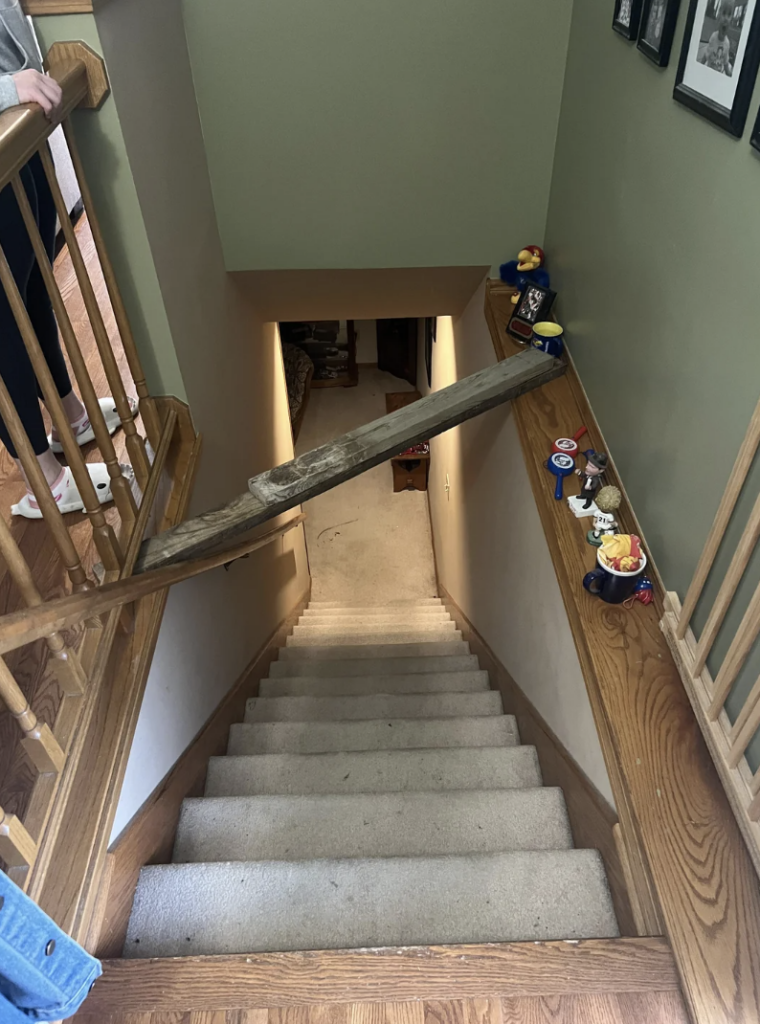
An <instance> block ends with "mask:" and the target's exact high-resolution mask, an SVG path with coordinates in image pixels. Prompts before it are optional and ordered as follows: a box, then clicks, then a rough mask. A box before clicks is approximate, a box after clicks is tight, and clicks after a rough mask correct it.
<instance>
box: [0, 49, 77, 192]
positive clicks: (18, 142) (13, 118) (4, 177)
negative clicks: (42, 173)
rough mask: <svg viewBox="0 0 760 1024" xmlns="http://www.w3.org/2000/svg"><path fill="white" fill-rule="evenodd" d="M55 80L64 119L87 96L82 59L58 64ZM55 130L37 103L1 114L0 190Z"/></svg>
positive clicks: (61, 114) (60, 115)
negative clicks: (61, 94) (60, 90)
mask: <svg viewBox="0 0 760 1024" xmlns="http://www.w3.org/2000/svg"><path fill="white" fill-rule="evenodd" d="M55 80H56V81H57V82H58V84H59V85H60V87H61V89H62V91H63V99H62V101H61V109H60V114H59V117H60V118H61V120H63V118H65V117H68V115H69V114H70V113H71V111H72V110H73V109H74V108H75V107H77V106H79V104H80V103H81V102H82V100H83V99H84V98H85V97H86V96H87V91H88V87H87V68H86V67H85V65H84V63H83V61H81V60H73V61H61V63H59V64H56V67H55ZM56 127H57V126H56V125H55V124H54V123H53V122H51V121H48V119H47V118H46V117H45V115H44V114H43V113H42V108H41V107H39V106H37V104H36V103H27V104H25V105H24V106H21V107H12V108H11V109H10V110H5V111H3V113H2V114H0V189H2V188H5V186H6V185H7V184H9V182H10V181H12V179H13V178H14V177H15V176H16V175H17V174H18V172H19V171H20V170H21V168H22V167H23V166H24V165H25V164H27V163H28V162H29V160H31V158H32V157H33V156H34V154H35V153H36V152H37V150H38V149H39V148H40V146H41V145H42V143H43V142H44V141H45V139H47V138H49V136H50V135H52V133H53V132H54V131H55V129H56Z"/></svg>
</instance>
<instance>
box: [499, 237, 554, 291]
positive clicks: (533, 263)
mask: <svg viewBox="0 0 760 1024" xmlns="http://www.w3.org/2000/svg"><path fill="white" fill-rule="evenodd" d="M544 258H545V257H544V250H543V249H542V248H541V247H540V246H538V245H529V246H527V247H526V248H525V249H521V250H520V251H519V252H518V254H517V259H516V260H510V261H509V262H508V263H502V265H501V266H500V267H499V277H500V278H501V279H502V281H503V282H504V284H508V285H511V286H512V287H513V288H516V289H517V291H516V292H515V294H514V295H513V296H512V302H513V303H517V299H518V297H519V294H520V292H521V291H522V289H523V287H524V286H525V285H526V284H528V283H531V284H538V285H540V286H541V287H542V288H548V287H549V285H550V283H551V282H550V280H549V274H548V273H547V272H546V270H544Z"/></svg>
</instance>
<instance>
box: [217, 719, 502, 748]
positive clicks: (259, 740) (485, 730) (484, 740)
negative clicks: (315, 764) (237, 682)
mask: <svg viewBox="0 0 760 1024" xmlns="http://www.w3.org/2000/svg"><path fill="white" fill-rule="evenodd" d="M518 743H519V739H518V735H517V723H516V722H515V719H514V718H513V717H512V715H483V716H481V717H479V718H412V719H383V718H381V719H377V720H375V721H368V722H362V721H359V722H352V721H342V722H259V723H258V724H256V725H245V724H235V725H233V726H232V727H231V728H230V738H229V744H228V747H227V753H228V754H231V755H238V756H239V755H244V754H281V753H286V754H321V753H329V752H339V751H359V750H420V749H426V748H431V747H447V748H453V747H497V746H507V747H513V746H516V745H517V744H518Z"/></svg>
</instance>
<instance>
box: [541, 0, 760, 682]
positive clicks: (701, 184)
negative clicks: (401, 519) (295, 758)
mask: <svg viewBox="0 0 760 1024" xmlns="http://www.w3.org/2000/svg"><path fill="white" fill-rule="evenodd" d="M687 6H688V5H687V4H686V3H683V4H682V8H684V9H683V10H682V12H681V20H680V22H679V27H678V32H677V34H676V44H675V47H674V54H673V58H672V60H671V67H670V68H668V69H665V70H662V71H661V70H658V69H656V68H655V67H654V66H653V65H651V64H650V63H649V62H648V61H647V60H646V59H645V58H644V57H643V56H642V55H641V54H640V53H638V52H637V51H636V49H635V47H633V45H632V44H628V43H626V42H624V41H623V40H622V39H620V38H619V37H618V36H617V35H616V34H615V33H613V32H612V30H611V28H610V21H611V16H612V15H611V8H612V5H611V4H603V3H599V0H575V3H574V12H573V23H572V29H571V35H570V49H569V55H568V62H567V75H566V80H565V89H564V95H563V102H562V113H561V118H560V129H559V134H558V139H557V153H556V163H555V168H554V178H553V186H552V193H551V204H550V209H549V218H548V226H547V247H548V250H549V257H550V259H551V267H552V270H553V271H554V280H555V283H556V284H557V285H558V287H559V292H560V298H559V300H558V302H559V305H558V312H559V315H560V317H561V319H562V320H563V321H564V323H565V326H566V328H567V331H568V335H569V338H570V344H571V346H572V352H573V356H574V357H575V360H576V362H577V365H578V369H579V372H580V375H581V378H582V380H583V383H584V385H585V387H586V390H587V392H588V395H589V398H590V400H591V404H592V405H593V407H594V410H595V412H596V413H597V415H598V417H599V420H600V423H601V426H602V429H603V431H604V433H605V436H606V437H607V440H608V442H609V444H610V447H611V450H612V454H613V456H614V458H615V460H616V462H617V464H618V468H619V469H620V471H621V473H622V477H623V479H624V480H625V483H626V487H627V489H628V491H629V494H630V497H631V500H632V502H633V505H634V507H635V509H636V511H637V513H638V515H639V517H640V520H641V523H642V528H643V530H644V533H645V536H646V540H647V541H648V543H649V546H650V548H651V550H652V552H653V554H654V556H655V559H656V561H657V564H658V566H659V569H660V571H661V573H662V575H663V577H664V580H665V583H666V585H667V587H668V588H669V589H672V590H676V591H677V592H678V593H679V594H680V596H681V598H683V596H684V594H685V592H686V589H687V587H688V584H689V581H690V579H691V575H692V572H693V570H694V567H695V565H696V562H697V559H698V557H699V554H700V551H701V549H702V546H703V544H704V541H705V538H706V536H707V533H708V530H709V527H710V524H711V522H712V519H713V516H714V514H715V511H716V509H717V506H718V502H719V500H720V497H721V495H722V492H723V489H724V487H725V484H726V481H727V479H728V475H729V472H730V470H731V466H732V464H733V460H734V458H735V456H736V453H737V451H738V448H739V445H740V443H741V440H742V437H743V435H744V432H745V430H746V427H747V424H748V422H749V419H750V416H751V414H752V410H753V408H754V406H755V403H756V402H757V399H758V395H760V344H758V338H759V336H760V330H759V329H758V319H757V316H758V314H757V294H756V286H755V277H756V271H757V266H758V263H760V160H758V157H757V155H756V154H755V153H754V152H753V151H752V150H751V149H750V146H749V143H748V137H747V135H748V132H747V135H745V138H744V139H742V140H740V141H736V140H735V139H733V138H731V137H729V136H727V135H725V134H723V133H722V132H721V131H720V130H718V129H717V128H714V127H713V126H712V125H710V124H709V123H708V122H706V121H704V120H703V119H702V118H700V117H699V116H697V115H695V114H693V113H691V112H690V111H688V110H686V109H685V108H683V107H682V106H680V105H679V104H677V103H676V102H675V101H674V100H673V99H672V90H673V83H674V80H675V70H676V64H677V59H678V53H679V51H680V44H681V40H682V38H683V31H684V19H685V13H686V12H685V8H686V7H687ZM759 97H760V91H758V92H757V93H756V96H755V99H754V100H753V102H752V105H751V108H750V123H751V122H752V121H753V119H754V117H755V114H756V112H757V101H758V98H759ZM748 131H749V129H748ZM566 426H567V429H568V430H571V429H575V427H576V426H577V424H572V423H568V424H567V425H566ZM758 490H760V466H755V467H754V470H753V477H752V479H751V480H750V483H749V485H748V487H747V488H745V494H744V495H743V496H742V500H741V503H740V507H739V509H738V512H737V515H736V517H735V520H734V522H733V524H732V528H731V539H733V540H734V541H735V539H736V537H737V536H738V534H739V533H740V531H741V529H742V528H743V525H744V523H745V522H746V516H747V512H748V509H749V507H750V505H751V503H752V501H753V500H754V497H755V496H756V495H757V493H758ZM726 564H727V553H726V551H724V552H722V553H721V558H720V559H719V563H718V565H717V566H716V571H714V572H713V574H712V577H711V580H710V585H709V587H708V591H707V596H708V597H710V596H714V594H715V592H716V588H717V585H718V583H719V581H720V578H721V575H722V570H723V569H725V567H726ZM759 575H760V558H756V559H755V561H754V564H753V565H751V566H750V569H749V571H748V573H747V575H746V578H745V580H744V584H743V586H742V589H741V591H740V594H739V596H738V600H737V603H736V607H735V608H734V611H733V613H732V615H731V616H730V618H729V621H728V623H727V627H726V629H724V631H723V633H722V635H721V637H720V640H719V643H718V645H717V651H716V653H717V654H718V655H719V656H720V655H721V654H722V653H724V652H725V650H726V646H727V643H728V639H729V634H730V632H731V629H732V628H735V626H736V623H737V619H738V615H739V613H740V612H741V611H742V610H743V608H744V607H746V602H747V599H748V595H749V594H750V593H751V592H752V590H753V589H754V586H755V584H756V582H757V580H758V576H759ZM579 584H580V581H579ZM703 618H704V606H703V607H702V608H701V609H700V614H699V615H698V617H697V623H698V625H699V624H700V620H703ZM759 672H760V651H757V652H755V653H754V654H753V656H752V658H751V660H750V664H749V666H748V669H747V672H746V673H745V675H744V679H743V680H742V681H740V688H746V686H748V685H749V683H750V680H751V681H752V682H754V680H755V679H756V678H757V676H758V673H759Z"/></svg>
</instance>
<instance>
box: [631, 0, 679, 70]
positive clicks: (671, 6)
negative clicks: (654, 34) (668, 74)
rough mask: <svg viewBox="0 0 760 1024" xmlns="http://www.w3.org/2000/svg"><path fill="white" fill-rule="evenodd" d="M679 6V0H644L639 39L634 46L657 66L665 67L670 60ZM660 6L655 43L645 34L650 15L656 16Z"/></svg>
mask: <svg viewBox="0 0 760 1024" xmlns="http://www.w3.org/2000/svg"><path fill="white" fill-rule="evenodd" d="M680 6H681V0H644V6H643V7H642V9H641V22H640V24H639V41H638V43H637V44H636V46H637V47H638V49H639V50H640V51H641V53H643V54H644V56H645V57H647V58H648V59H649V60H651V61H652V63H653V64H656V65H657V67H658V68H666V67H667V66H668V63H669V61H670V54H671V51H672V49H673V39H674V38H675V34H676V23H677V21H678V9H679V8H680ZM660 7H661V8H662V20H661V28H660V38H659V40H658V41H657V43H656V44H655V43H653V42H652V39H651V37H648V36H647V32H648V29H649V21H650V17H652V16H656V15H657V13H658V8H660Z"/></svg>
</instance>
